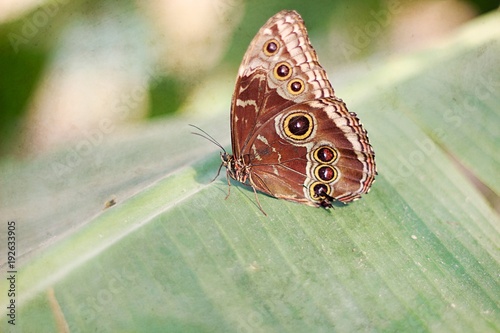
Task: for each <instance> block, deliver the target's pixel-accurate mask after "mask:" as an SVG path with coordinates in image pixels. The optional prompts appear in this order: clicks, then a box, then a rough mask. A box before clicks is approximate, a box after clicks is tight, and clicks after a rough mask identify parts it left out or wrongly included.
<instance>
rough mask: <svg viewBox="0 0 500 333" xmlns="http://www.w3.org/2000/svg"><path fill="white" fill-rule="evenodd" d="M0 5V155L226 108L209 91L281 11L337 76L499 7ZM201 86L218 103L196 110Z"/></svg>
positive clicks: (237, 1) (229, 1)
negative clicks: (297, 17)
mask: <svg viewBox="0 0 500 333" xmlns="http://www.w3.org/2000/svg"><path fill="white" fill-rule="evenodd" d="M0 6H3V8H0V13H2V14H0V110H1V112H0V133H1V134H0V135H1V140H0V157H3V158H5V157H8V156H10V157H12V156H16V157H23V156H25V157H26V156H29V157H33V156H38V155H40V154H43V153H44V152H47V151H54V150H57V149H58V148H60V147H61V146H64V144H67V143H68V142H76V141H77V140H78V139H79V138H81V137H84V136H85V135H86V134H87V133H88V132H92V130H93V129H95V128H99V126H104V125H102V124H101V125H100V123H101V122H103V121H104V122H106V124H108V125H110V126H113V129H114V128H116V127H115V126H118V127H119V126H122V125H123V124H130V123H133V122H137V121H144V120H147V119H154V118H156V117H160V116H165V115H172V114H176V113H177V114H178V113H182V112H189V111H192V112H202V113H203V114H204V115H203V116H210V114H211V113H216V112H221V111H223V112H229V102H230V93H229V94H227V95H225V96H216V95H220V94H221V93H222V92H224V93H226V91H225V90H220V89H219V90H218V91H217V89H213V87H214V86H217V87H231V85H232V83H233V82H234V77H235V74H236V71H237V67H238V65H239V62H240V61H241V58H242V56H243V53H244V52H245V50H246V48H247V46H248V43H249V41H250V40H251V39H252V37H253V36H254V34H255V33H256V31H257V30H258V29H259V27H260V26H261V25H262V24H263V23H264V22H265V21H266V20H267V19H268V18H269V17H271V16H272V15H273V14H275V13H276V12H278V11H279V10H281V9H295V10H297V11H298V12H299V13H301V15H302V16H303V18H304V20H305V22H306V25H307V28H308V30H309V33H310V35H311V37H312V40H313V44H314V45H315V46H316V48H317V51H318V53H319V55H320V60H321V62H322V64H323V65H324V67H326V68H327V71H329V69H332V68H333V69H334V72H333V73H334V76H335V74H336V73H341V72H342V69H343V68H348V67H349V66H352V64H353V63H355V62H359V61H363V59H370V58H371V59H373V58H377V57H379V58H380V57H390V56H391V55H393V54H398V53H404V52H408V51H412V50H415V49H418V48H421V47H423V46H425V45H428V44H429V43H432V42H433V41H435V40H438V39H439V38H442V37H443V36H446V35H447V34H449V33H451V32H452V31H454V30H455V29H457V28H458V27H459V26H460V25H462V24H463V23H465V22H467V21H468V20H470V19H472V18H474V17H476V16H477V15H481V14H482V13H485V12H488V11H491V10H494V9H495V8H496V7H497V6H498V3H497V2H496V1H486V0H482V1H480V0H477V1H375V0H370V1H349V2H346V1H331V0H328V1H326V0H323V1H311V2H304V1H291V0H289V1H263V0H257V1H241V0H217V1H202V2H197V1H180V0H179V1H148V2H140V1H139V2H135V1H113V0H105V1H71V2H67V1H57V0H52V1H4V2H3V5H1V4H0ZM329 72H332V71H329ZM334 81H335V80H334ZM336 84H337V85H338V84H343V83H342V82H334V86H335V85H336ZM205 89H207V90H205ZM228 89H230V88H228ZM229 91H230V90H229ZM200 92H202V93H210V94H214V96H213V98H214V100H217V101H219V99H220V98H224V101H225V103H224V102H223V101H221V102H219V103H215V102H214V104H213V105H204V106H203V107H202V108H199V107H198V106H197V105H196V99H197V96H198V95H197V94H199V93H200ZM193 110H194V111H193ZM200 116H202V115H200Z"/></svg>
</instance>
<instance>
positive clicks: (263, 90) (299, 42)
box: [231, 11, 334, 156]
mask: <svg viewBox="0 0 500 333" xmlns="http://www.w3.org/2000/svg"><path fill="white" fill-rule="evenodd" d="M269 41H275V42H276V44H277V50H276V52H275V53H273V54H270V53H269V52H266V50H265V46H266V43H268V42H269ZM284 59H286V63H287V64H288V65H289V77H294V78H295V79H298V80H299V79H300V80H302V81H303V82H304V91H303V92H302V93H300V94H297V95H294V94H291V93H290V92H289V90H288V89H287V85H288V83H289V82H290V80H289V79H283V78H281V77H279V76H277V75H276V74H275V68H277V67H279V66H278V65H279V64H280V63H282V62H284ZM333 96H334V91H333V89H332V87H331V85H330V82H329V81H328V78H327V76H326V72H325V70H324V69H323V68H322V67H321V66H320V64H319V63H318V58H317V56H316V52H315V51H314V49H313V48H312V46H311V43H310V41H309V38H308V36H307V31H306V28H305V26H304V22H303V21H302V18H301V17H300V15H299V14H298V13H297V12H295V11H282V12H280V13H278V14H276V15H275V16H273V17H272V18H270V19H269V20H268V21H267V23H266V24H264V26H263V27H262V28H261V29H260V30H259V32H258V33H257V35H256V36H255V37H254V39H253V40H252V42H251V43H250V46H249V47H248V50H247V52H246V53H245V56H244V58H243V61H242V63H241V65H240V69H239V71H238V78H237V82H236V87H235V90H234V93H233V99H232V103H231V135H232V137H231V139H232V149H233V154H235V155H236V156H238V152H239V150H240V148H242V147H244V146H246V144H248V142H247V141H246V139H247V138H248V136H249V134H251V133H252V132H254V131H255V130H256V128H258V127H259V126H260V124H262V123H264V122H265V121H267V120H268V119H269V118H270V117H272V116H273V115H275V114H276V113H278V112H280V111H281V110H283V109H285V108H286V107H288V106H290V105H293V104H295V103H300V102H304V101H307V100H313V99H317V98H322V97H333Z"/></svg>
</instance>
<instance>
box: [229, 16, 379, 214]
mask: <svg viewBox="0 0 500 333" xmlns="http://www.w3.org/2000/svg"><path fill="white" fill-rule="evenodd" d="M231 133H232V146H233V154H234V156H235V158H236V159H241V160H243V161H247V162H245V163H246V164H247V165H248V166H249V171H248V180H249V183H250V185H252V186H253V187H254V188H256V189H258V190H260V191H262V192H264V193H267V194H270V195H272V196H274V197H277V198H282V199H286V200H291V201H297V202H301V203H305V204H309V205H316V206H317V205H322V206H329V205H330V202H331V200H333V199H336V200H339V201H342V202H349V201H352V200H354V199H356V198H358V197H359V196H360V195H361V194H363V193H366V192H367V191H368V189H369V188H370V186H371V184H372V182H373V180H374V176H375V174H376V170H375V159H374V153H373V150H372V147H371V146H370V144H369V142H368V137H367V135H366V131H365V130H364V129H363V128H362V126H361V124H360V122H359V120H358V118H357V117H356V115H355V114H354V113H350V112H349V111H348V110H347V108H346V107H345V104H344V103H343V102H342V100H340V99H338V98H336V97H335V96H334V91H333V88H332V87H331V85H330V82H329V81H328V78H327V76H326V72H325V71H324V69H323V68H322V67H321V66H320V64H319V63H318V59H317V56H316V52H315V51H314V49H313V48H312V46H311V44H310V42H309V39H308V37H307V31H306V29H305V26H304V24H303V21H302V19H301V17H300V15H299V14H297V13H296V12H295V11H282V12H280V13H278V14H276V15H275V16H273V17H272V18H271V19H270V20H269V21H268V22H267V23H266V24H265V25H264V26H263V27H262V28H261V29H260V31H259V32H258V34H257V35H256V37H255V38H254V40H253V41H252V43H251V44H250V47H249V48H248V50H247V53H246V54H245V57H244V59H243V63H242V65H241V67H240V70H239V73H238V79H237V84H236V88H235V92H234V94H233V101H232V109H231Z"/></svg>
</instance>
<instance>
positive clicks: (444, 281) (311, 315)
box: [0, 13, 500, 332]
mask: <svg viewBox="0 0 500 333" xmlns="http://www.w3.org/2000/svg"><path fill="white" fill-rule="evenodd" d="M499 16H500V15H499V13H494V14H492V15H489V16H485V17H482V18H479V19H477V20H475V21H474V22H472V23H471V24H469V25H468V26H467V27H466V28H465V29H464V30H463V31H462V32H461V33H460V34H459V35H458V36H456V37H455V38H453V39H450V40H448V41H446V42H443V44H441V45H439V46H438V47H436V48H434V49H431V50H427V51H424V52H421V53H418V54H415V55H411V56H407V57H405V58H401V59H397V60H394V61H392V62H391V63H389V64H387V65H380V67H378V68H377V70H374V71H372V72H371V73H369V74H367V75H366V76H365V77H363V78H362V79H360V81H359V83H358V84H356V85H353V86H352V87H351V88H350V89H349V90H348V91H346V92H344V93H342V94H339V95H341V96H342V97H343V98H344V100H346V101H347V104H348V106H349V107H350V109H351V111H355V112H356V113H358V115H359V116H360V118H361V119H362V120H363V123H364V125H365V127H366V128H367V129H368V131H369V133H370V139H371V141H372V143H373V146H374V149H375V151H376V154H377V163H378V170H379V176H378V177H377V181H376V183H375V184H374V186H373V188H372V191H371V192H370V194H368V195H366V196H365V197H364V198H363V199H362V200H360V201H357V202H355V203H352V204H350V205H348V206H345V207H340V208H335V209H334V210H330V211H326V210H323V209H314V208H311V207H307V206H304V205H299V204H294V203H290V202H285V201H282V200H276V199H273V198H270V197H267V196H265V195H262V194H259V195H258V197H259V200H260V203H261V204H262V207H263V208H264V209H265V211H266V212H267V213H268V217H265V216H264V215H263V214H262V213H261V212H260V211H259V208H258V206H257V204H256V201H255V198H254V194H253V191H252V190H251V189H249V188H247V187H245V186H241V185H238V184H234V183H233V186H231V195H230V197H229V198H228V199H227V200H224V198H225V196H226V194H227V191H228V188H227V184H226V180H225V179H224V177H220V178H219V179H218V180H216V181H214V182H211V179H212V178H213V177H214V176H215V174H216V172H217V168H218V166H219V164H220V159H219V157H218V153H217V148H216V147H213V146H212V145H211V144H210V143H209V142H206V141H203V140H201V139H199V138H197V137H195V136H192V135H191V134H189V132H190V130H191V128H190V127H188V126H187V124H188V123H196V124H197V125H199V126H200V127H202V128H204V129H206V130H207V131H208V132H210V133H217V135H215V136H216V137H217V138H220V137H223V138H225V140H226V141H224V142H223V143H224V144H227V143H228V141H227V140H228V138H229V134H228V133H227V128H228V123H227V122H228V115H227V114H220V115H217V116H216V117H214V118H213V119H206V118H196V117H189V118H169V119H167V120H165V121H164V122H156V123H154V124H150V125H145V126H142V127H141V128H139V129H137V128H135V129H129V130H125V131H118V130H116V129H115V130H114V132H113V133H111V134H104V133H93V136H92V137H91V138H87V139H85V140H87V141H88V142H89V144H90V146H91V147H92V148H91V154H87V155H85V154H83V153H82V151H81V150H80V149H79V147H81V146H82V145H83V141H82V142H79V143H76V144H74V145H72V146H70V147H68V148H67V149H66V150H63V151H60V152H58V153H55V154H53V155H50V156H45V157H43V158H40V159H37V160H33V161H27V162H22V161H15V160H9V161H3V162H2V165H1V169H0V170H1V173H2V175H3V177H2V184H1V189H0V191H1V193H0V195H1V196H2V206H1V212H2V216H3V217H4V219H10V220H14V221H16V244H17V248H18V253H21V254H22V256H20V257H18V259H17V263H16V264H17V265H18V267H17V266H16V269H17V270H18V273H17V279H16V284H15V286H16V291H17V298H16V302H17V303H16V305H17V308H16V310H17V319H16V320H17V321H16V326H15V329H16V330H22V331H26V332H33V331H37V332H43V331H47V332H53V331H56V330H57V329H60V328H61V325H63V326H64V322H65V323H67V325H68V326H69V328H70V330H71V331H72V332H75V331H97V330H99V331H120V332H138V331H143V332H153V331H162V332H164V331H167V332H176V331H178V332H189V331H193V332H214V331H215V332H221V331H276V332H284V331H288V332H304V331H314V332H317V331H321V332H330V331H339V332H352V331H388V332H401V331H406V332H428V331H443V332H448V331H453V332H498V331H499V330H500V312H499V310H500V309H499V304H500V284H499V272H500V265H499V258H500V256H499V244H500V218H499V215H498V213H497V212H495V210H494V209H493V208H492V207H491V204H490V203H489V202H488V200H487V198H486V197H485V195H484V194H483V193H481V192H480V191H479V190H478V187H477V186H476V184H475V183H474V181H472V180H471V177H469V176H467V175H465V174H464V173H463V168H466V169H467V170H468V172H469V173H470V174H472V175H473V176H474V179H476V181H477V180H480V181H481V182H482V183H483V184H484V185H485V186H487V187H488V188H490V189H491V192H493V193H494V194H495V197H498V194H499V193H500V184H499V179H498V170H500V161H499V158H500V157H499V155H498V147H499V146H500V136H499V129H498V128H499V127H498V124H499V123H500V121H499V109H498V105H500V95H499V94H498V85H499V83H500V66H499V64H498V54H500V45H499V43H498V40H499V38H500V29H498V19H499ZM227 99H228V101H229V95H227ZM206 105H209V104H206ZM221 133H224V135H221ZM457 162H458V163H457ZM459 164H460V165H459ZM111 198H115V200H116V202H117V203H116V205H114V206H111V207H109V208H107V209H106V208H105V207H106V206H105V202H106V200H109V199H111ZM5 230H6V227H5ZM1 238H2V239H1V241H2V243H4V241H6V236H5V234H4V233H3V232H2V235H1ZM0 255H1V258H2V260H4V258H7V254H6V249H5V247H3V248H2V249H1V252H0ZM3 267H5V265H3ZM7 282H8V281H7V280H5V279H2V281H1V283H0V289H1V290H2V292H3V293H4V291H5V290H7V289H9V284H8V283H7ZM52 291H53V292H54V294H53V296H51V295H52ZM1 300H2V301H1V302H2V303H1V306H2V308H3V309H4V312H5V309H6V306H7V301H8V300H7V299H6V298H4V297H2V299H1ZM59 309H60V310H59ZM59 311H60V314H62V315H63V318H64V320H63V324H56V319H54V318H55V317H56V316H57V314H58V313H59ZM8 319H9V318H8V317H7V316H5V314H4V315H3V316H2V321H1V322H0V330H1V331H9V330H13V329H14V327H13V326H11V325H9V324H8V322H7V320H8Z"/></svg>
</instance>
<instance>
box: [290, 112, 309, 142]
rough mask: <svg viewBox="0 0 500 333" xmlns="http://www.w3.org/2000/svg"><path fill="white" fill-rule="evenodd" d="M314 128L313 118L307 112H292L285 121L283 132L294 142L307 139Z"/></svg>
mask: <svg viewBox="0 0 500 333" xmlns="http://www.w3.org/2000/svg"><path fill="white" fill-rule="evenodd" d="M313 128H314V120H313V117H312V116H311V115H310V114H308V113H305V112H292V113H290V114H289V115H287V116H286V117H285V119H284V120H283V131H284V132H285V135H286V136H287V137H289V138H291V139H293V140H299V141H301V140H305V139H307V138H308V137H309V136H310V135H311V133H312V131H313Z"/></svg>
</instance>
